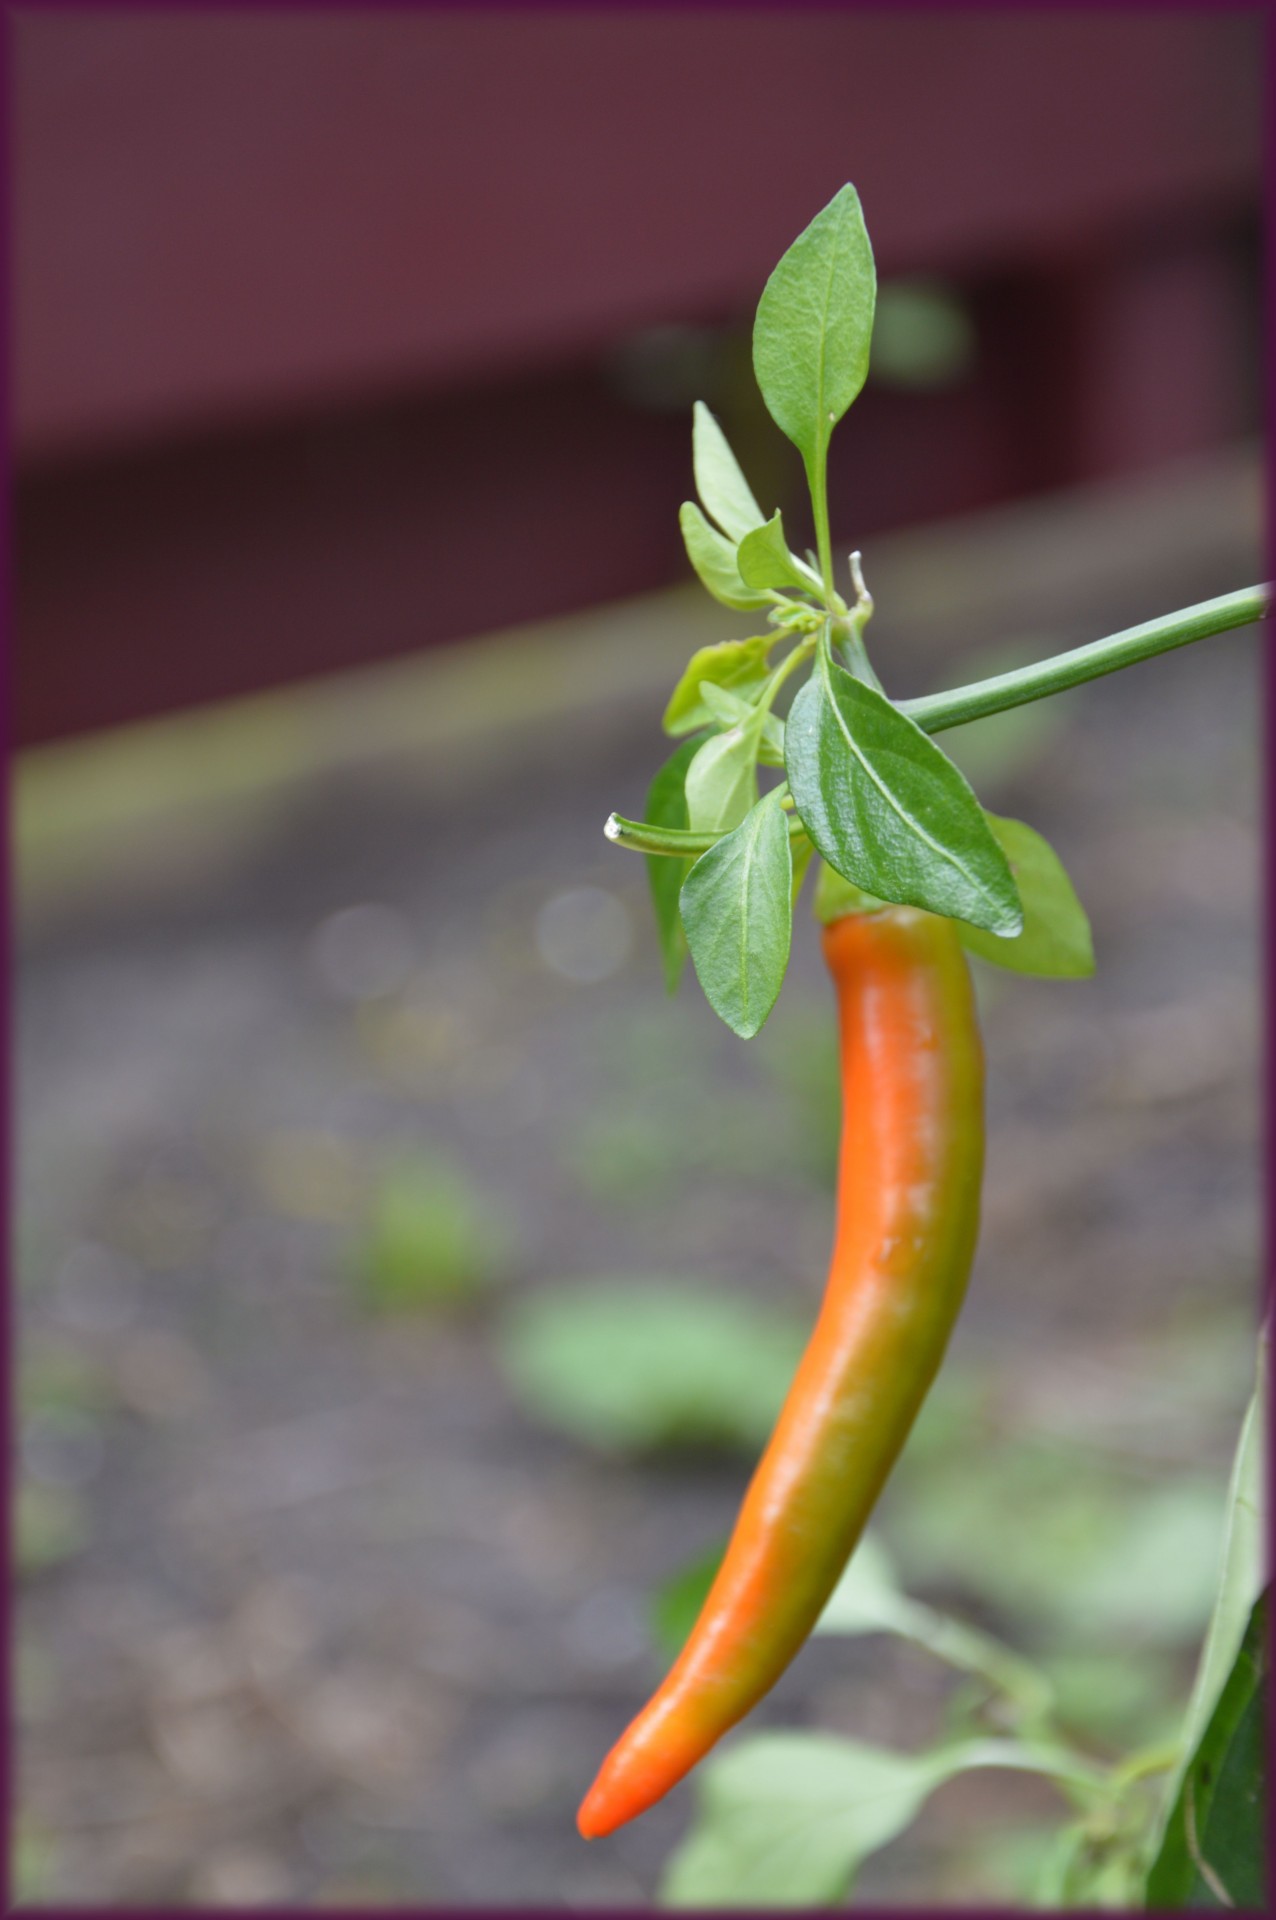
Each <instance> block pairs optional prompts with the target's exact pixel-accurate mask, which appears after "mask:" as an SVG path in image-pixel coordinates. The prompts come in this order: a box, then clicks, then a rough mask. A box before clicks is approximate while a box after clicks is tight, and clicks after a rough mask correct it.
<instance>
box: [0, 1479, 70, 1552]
mask: <svg viewBox="0 0 1276 1920" xmlns="http://www.w3.org/2000/svg"><path fill="white" fill-rule="evenodd" d="M88 1542H89V1522H88V1513H87V1510H86V1508H85V1504H84V1501H83V1500H82V1499H81V1498H80V1496H79V1495H78V1494H77V1493H75V1492H73V1491H72V1489H71V1488H70V1487H51V1486H43V1485H41V1484H40V1483H39V1482H38V1481H32V1480H28V1481H25V1482H24V1483H23V1484H22V1485H21V1486H20V1487H19V1488H18V1495H17V1500H16V1501H15V1504H14V1525H13V1547H14V1558H15V1560H16V1562H17V1567H18V1572H19V1573H20V1574H36V1573H43V1572H45V1571H46V1569H48V1568H50V1567H56V1566H60V1565H61V1563H62V1562H63V1561H64V1560H70V1559H72V1558H73V1557H74V1556H75V1555H76V1554H77V1553H81V1552H83V1550H84V1548H85V1547H86V1546H87V1545H88Z"/></svg>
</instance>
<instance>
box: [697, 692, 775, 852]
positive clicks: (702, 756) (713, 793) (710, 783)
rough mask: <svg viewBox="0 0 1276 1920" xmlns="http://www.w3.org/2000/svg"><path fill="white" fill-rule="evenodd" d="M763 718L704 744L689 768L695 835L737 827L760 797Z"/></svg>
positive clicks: (760, 717)
mask: <svg viewBox="0 0 1276 1920" xmlns="http://www.w3.org/2000/svg"><path fill="white" fill-rule="evenodd" d="M761 723H762V715H761V714H755V715H754V716H753V718H752V719H751V720H750V721H749V722H748V723H747V724H746V725H744V726H740V727H732V728H731V729H730V731H729V732H728V733H717V734H714V735H713V736H712V738H710V739H708V740H706V741H705V743H704V745H703V746H702V747H701V748H700V751H699V752H698V753H697V754H696V756H695V758H694V759H693V760H692V762H691V765H690V766H689V767H688V768H687V819H688V821H689V822H690V824H691V831H692V832H693V833H724V832H726V830H727V829H728V828H729V827H738V826H739V824H740V822H741V821H742V820H743V819H744V816H745V815H746V813H748V811H749V809H750V807H752V806H753V804H754V802H755V801H756V800H757V797H758V773H757V766H758V742H759V739H760V735H761Z"/></svg>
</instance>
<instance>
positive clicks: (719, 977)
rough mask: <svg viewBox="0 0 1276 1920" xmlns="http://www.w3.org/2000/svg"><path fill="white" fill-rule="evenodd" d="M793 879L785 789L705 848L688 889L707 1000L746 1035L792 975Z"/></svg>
mask: <svg viewBox="0 0 1276 1920" xmlns="http://www.w3.org/2000/svg"><path fill="white" fill-rule="evenodd" d="M724 737H725V736H724ZM711 744H712V743H711ZM792 884H793V857H792V854H791V852H790V848H789V830H788V822H787V821H786V819H785V815H784V809H783V808H782V807H781V805H780V801H779V795H778V793H769V794H767V796H766V798H765V799H764V800H760V801H759V802H758V804H757V805H756V806H755V807H754V808H753V809H752V811H751V812H750V813H749V814H748V816H747V818H746V819H745V820H744V821H743V822H742V823H741V825H740V826H738V827H737V828H736V829H735V831H734V832H732V833H729V834H727V835H726V837H725V838H724V839H722V840H719V841H718V843H717V845H716V846H712V847H710V849H709V851H708V852H707V853H704V854H701V856H700V858H699V859H698V860H697V861H696V864H695V866H694V867H693V868H692V869H691V872H690V873H689V874H688V875H687V879H686V882H685V884H684V886H683V889H682V924H683V926H684V927H685V928H686V933H687V944H688V946H689V947H690V949H691V959H692V962H693V964H694V966H695V969H696V974H697V976H698V978H699V981H700V984H701V986H702V987H703V988H704V992H705V998H706V999H707V1000H708V1002H709V1005H710V1006H711V1007H712V1008H713V1010H714V1012H715V1013H716V1014H717V1015H718V1016H719V1017H720V1018H721V1019H723V1020H725V1021H726V1023H727V1025H728V1026H729V1027H730V1028H731V1030H732V1032H733V1033H738V1034H739V1035H740V1037H741V1038H742V1039H744V1040H749V1039H751V1038H752V1037H753V1035H754V1034H755V1033H757V1032H759V1031H760V1029H761V1028H762V1026H763V1024H764V1023H765V1021H766V1017H767V1015H768V1014H769V1013H770V1011H771V1009H772V1007H773V1006H774V1005H775V1002H776V998H777V996H778V995H779V991H780V988H781V986H782V984H783V981H784V972H785V968H786V967H787V966H788V964H789V941H790V938H791V935H792V930H793V907H792Z"/></svg>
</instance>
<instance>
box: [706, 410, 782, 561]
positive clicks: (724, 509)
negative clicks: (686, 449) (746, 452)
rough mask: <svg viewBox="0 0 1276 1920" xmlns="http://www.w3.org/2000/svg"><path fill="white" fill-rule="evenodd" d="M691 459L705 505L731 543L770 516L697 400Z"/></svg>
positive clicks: (719, 431)
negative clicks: (754, 495) (757, 499)
mask: <svg viewBox="0 0 1276 1920" xmlns="http://www.w3.org/2000/svg"><path fill="white" fill-rule="evenodd" d="M691 458H692V464H693V465H694V468H695V475H696V492H697V493H698V494H699V495H700V500H701V504H702V505H703V507H704V510H705V512H706V513H707V514H708V515H709V517H710V518H711V519H713V520H716V521H717V523H718V525H719V526H720V527H721V528H722V531H723V532H724V533H725V534H726V536H727V538H728V539H729V540H742V539H743V538H744V536H745V534H746V533H750V532H752V530H753V528H754V527H760V526H761V525H762V522H763V521H764V520H765V518H766V515H765V514H764V513H763V511H762V509H761V507H760V506H759V505H758V503H757V501H756V500H755V499H754V497H753V494H752V492H751V491H750V488H749V483H748V481H747V480H746V479H745V477H744V475H743V474H742V473H741V471H740V467H739V463H738V462H737V460H736V457H735V455H734V454H733V453H732V451H731V449H730V447H729V446H728V445H727V437H726V435H725V434H724V433H723V431H722V428H721V427H720V426H719V425H718V423H717V421H716V420H715V419H714V417H713V415H712V414H711V413H710V411H709V409H708V407H706V405H705V403H704V401H703V400H697V401H696V404H695V407H694V409H693V410H692V415H691Z"/></svg>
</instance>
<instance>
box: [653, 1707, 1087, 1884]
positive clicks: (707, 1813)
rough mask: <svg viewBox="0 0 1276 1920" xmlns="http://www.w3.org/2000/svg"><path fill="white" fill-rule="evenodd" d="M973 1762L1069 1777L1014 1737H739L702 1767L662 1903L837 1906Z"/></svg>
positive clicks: (1062, 1761) (1064, 1767)
mask: <svg viewBox="0 0 1276 1920" xmlns="http://www.w3.org/2000/svg"><path fill="white" fill-rule="evenodd" d="M975 1767H1008V1768H1013V1769H1016V1770H1022V1771H1025V1772H1032V1773H1045V1774H1051V1775H1053V1774H1058V1773H1061V1772H1068V1771H1070V1769H1069V1767H1068V1758H1067V1756H1060V1757H1058V1758H1056V1757H1054V1756H1051V1755H1049V1754H1046V1753H1040V1752H1037V1751H1036V1750H1034V1749H1032V1748H1028V1747H1025V1746H1023V1745H1021V1744H1020V1743H1018V1742H1016V1741H1012V1740H982V1741H971V1742H968V1743H964V1744H962V1745H961V1746H957V1747H949V1748H944V1749H936V1750H933V1751H931V1752H929V1753H919V1754H904V1753H893V1752H892V1751H891V1750H890V1749H889V1748H886V1747H873V1746H869V1745H867V1744H866V1743H864V1742H862V1741H858V1740H840V1739H836V1738H834V1737H833V1736H832V1735H824V1734H811V1733H778V1734H763V1735H760V1736H758V1737H756V1738H754V1739H752V1740H741V1741H739V1742H738V1743H737V1744H735V1745H734V1746H733V1747H731V1748H730V1749H729V1750H728V1751H727V1752H726V1753H725V1754H723V1755H722V1756H721V1757H720V1758H716V1759H713V1760H710V1761H709V1762H708V1763H707V1764H706V1765H705V1766H704V1767H702V1768H701V1770H700V1806H699V1813H698V1818H697V1820H696V1823H695V1825H694V1826H693V1828H692V1830H691V1832H690V1834H689V1835H688V1837H687V1839H686V1840H685V1841H684V1842H683V1844H682V1846H681V1847H680V1848H679V1849H678V1851H677V1852H676V1853H675V1854H674V1856H673V1859H672V1860H671V1861H670V1863H669V1867H668V1869H667V1871H666V1874H665V1877H664V1880H663V1882H662V1884H661V1888H660V1904H661V1905H662V1906H666V1907H805V1906H814V1907H820V1906H833V1905H840V1904H841V1903H842V1902H843V1901H844V1900H845V1898H846V1895H847V1893H848V1891H849V1889H850V1886H851V1883H852V1881H853V1880H854V1877H855V1874H856V1873H857V1872H858V1870H859V1867H860V1865H861V1864H862V1862H863V1861H865V1860H866V1859H867V1858H868V1857H869V1855H870V1854H873V1853H876V1852H877V1851H878V1850H879V1849H880V1848H882V1847H884V1846H887V1845H888V1844H889V1843H890V1841H892V1840H893V1839H895V1837H896V1835H897V1834H900V1833H902V1832H903V1831H904V1829H905V1827H907V1826H910V1825H911V1824H912V1822H913V1821H914V1820H915V1819H916V1817H917V1815H918V1813H919V1812H920V1811H921V1808H922V1806H923V1804H924V1802H925V1801H926V1799H927V1798H928V1796H929V1795H930V1794H931V1793H933V1792H934V1790H935V1789H936V1787H939V1786H942V1785H943V1783H944V1781H946V1780H950V1779H952V1778H953V1777H954V1776H955V1775H957V1774H959V1773H963V1772H966V1771H968V1770H970V1769H972V1768H975Z"/></svg>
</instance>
